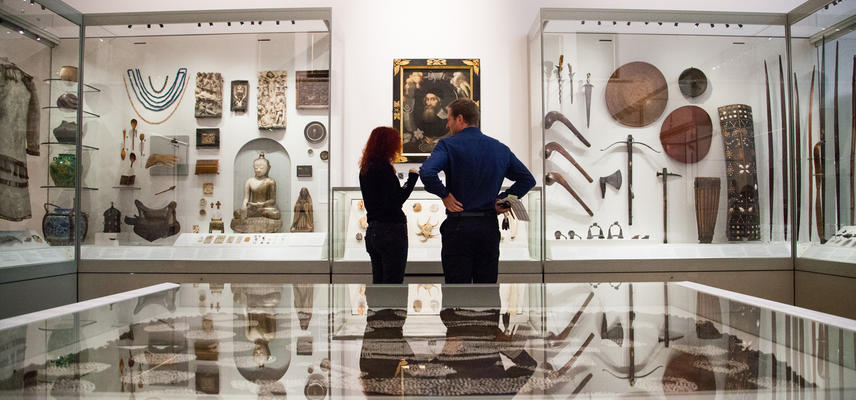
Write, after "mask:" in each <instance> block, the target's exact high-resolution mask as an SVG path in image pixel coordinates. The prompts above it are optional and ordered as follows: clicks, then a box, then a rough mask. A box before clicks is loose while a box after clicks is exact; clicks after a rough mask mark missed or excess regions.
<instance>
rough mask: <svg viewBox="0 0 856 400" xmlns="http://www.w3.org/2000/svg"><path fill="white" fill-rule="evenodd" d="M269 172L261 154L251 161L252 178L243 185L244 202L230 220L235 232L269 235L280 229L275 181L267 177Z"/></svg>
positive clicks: (268, 166) (268, 162)
mask: <svg viewBox="0 0 856 400" xmlns="http://www.w3.org/2000/svg"><path fill="white" fill-rule="evenodd" d="M269 172H270V161H268V160H267V159H266V158H265V155H264V153H261V154H259V158H257V159H255V160H254V161H253V173H254V176H253V177H251V178H249V179H247V182H246V183H245V184H244V200H243V201H242V202H241V207H240V208H239V209H237V210H235V213H234V219H232V223H231V227H232V230H234V231H235V232H242V233H270V232H279V231H280V229H282V220H281V213H280V212H279V208H277V206H276V181H275V180H274V179H273V178H271V177H270V176H268V173H269Z"/></svg>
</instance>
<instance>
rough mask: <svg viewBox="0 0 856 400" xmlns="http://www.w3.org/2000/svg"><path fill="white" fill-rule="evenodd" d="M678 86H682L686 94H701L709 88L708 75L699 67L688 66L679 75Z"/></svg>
mask: <svg viewBox="0 0 856 400" xmlns="http://www.w3.org/2000/svg"><path fill="white" fill-rule="evenodd" d="M678 86H680V88H681V93H683V94H684V96H687V97H698V96H701V95H702V94H703V93H704V91H705V90H707V76H705V75H704V72H701V70H700V69H698V68H692V67H690V68H687V69H685V70H684V72H681V76H680V77H678Z"/></svg>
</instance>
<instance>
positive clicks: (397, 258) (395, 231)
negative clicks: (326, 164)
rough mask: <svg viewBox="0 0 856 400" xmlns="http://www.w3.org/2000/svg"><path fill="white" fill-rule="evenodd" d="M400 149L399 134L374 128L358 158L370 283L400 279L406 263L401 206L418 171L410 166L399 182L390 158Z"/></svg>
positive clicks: (405, 234)
mask: <svg viewBox="0 0 856 400" xmlns="http://www.w3.org/2000/svg"><path fill="white" fill-rule="evenodd" d="M400 153H401V134H400V133H399V132H398V131H397V130H395V128H390V127H387V126H380V127H377V128H375V129H374V130H373V131H372V133H371V135H370V136H369V140H368V142H366V147H365V149H363V157H362V159H360V192H362V194H363V204H365V207H366V219H367V220H368V224H369V227H368V229H366V251H368V253H369V257H371V259H372V282H373V283H402V282H404V268H405V266H406V265H407V245H408V244H407V217H406V216H405V215H404V211H402V210H401V206H402V205H403V204H404V201H405V200H407V198H408V197H410V193H411V192H413V186H414V185H415V184H416V179H418V178H419V173H418V171H416V170H415V169H411V170H410V173H409V174H408V176H407V182H405V183H404V186H399V182H398V177H396V175H395V168H393V167H392V162H393V161H394V160H395V159H396V158H397V157H398V156H399V154H400Z"/></svg>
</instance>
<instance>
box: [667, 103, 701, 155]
mask: <svg viewBox="0 0 856 400" xmlns="http://www.w3.org/2000/svg"><path fill="white" fill-rule="evenodd" d="M712 133H713V125H712V123H711V121H710V115H708V114H707V112H706V111H704V110H703V109H701V108H700V107H696V106H683V107H681V108H678V109H677V110H675V111H672V113H671V114H669V116H668V117H666V120H665V121H663V126H662V127H661V128H660V143H661V144H662V145H663V150H665V151H666V154H668V155H669V157H671V158H672V159H673V160H676V161H680V162H682V163H686V164H692V163H696V162H698V161H699V160H701V159H703V158H704V157H705V156H706V155H707V152H708V151H710V139H711V135H712Z"/></svg>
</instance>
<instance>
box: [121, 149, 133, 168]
mask: <svg viewBox="0 0 856 400" xmlns="http://www.w3.org/2000/svg"><path fill="white" fill-rule="evenodd" d="M122 151H124V150H122ZM134 161H137V155H136V154H134V153H133V152H131V168H134Z"/></svg>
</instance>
